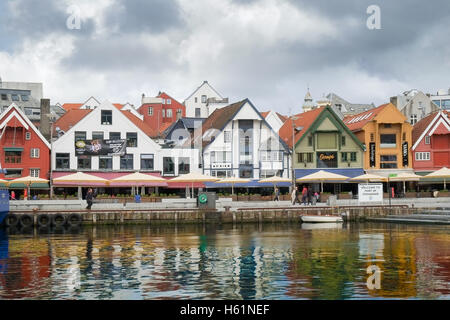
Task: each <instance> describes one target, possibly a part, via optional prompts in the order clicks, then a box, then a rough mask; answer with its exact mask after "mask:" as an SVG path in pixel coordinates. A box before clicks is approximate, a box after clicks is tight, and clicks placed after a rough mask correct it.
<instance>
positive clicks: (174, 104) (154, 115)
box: [138, 92, 186, 136]
mask: <svg viewBox="0 0 450 320" xmlns="http://www.w3.org/2000/svg"><path fill="white" fill-rule="evenodd" d="M141 102H142V105H141V106H140V107H139V109H138V112H139V114H140V115H142V117H143V120H144V122H145V123H146V124H148V125H149V126H150V127H151V128H153V129H154V130H155V131H156V132H157V134H158V136H161V135H162V133H163V132H164V131H165V130H166V129H167V128H168V127H169V126H171V125H172V124H173V123H174V122H176V121H177V120H178V119H181V118H183V117H185V116H186V107H185V106H184V105H182V104H181V103H179V102H178V101H177V100H175V99H174V98H172V97H171V96H169V95H168V94H167V93H164V92H162V93H159V94H158V96H156V97H154V98H152V97H145V96H143V97H142V101H141Z"/></svg>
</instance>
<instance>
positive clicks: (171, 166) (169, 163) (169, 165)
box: [163, 157, 175, 175]
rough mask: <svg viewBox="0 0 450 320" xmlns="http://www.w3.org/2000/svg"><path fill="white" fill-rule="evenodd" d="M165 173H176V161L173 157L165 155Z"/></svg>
mask: <svg viewBox="0 0 450 320" xmlns="http://www.w3.org/2000/svg"><path fill="white" fill-rule="evenodd" d="M163 173H164V175H166V174H175V162H174V161H173V158H170V157H163Z"/></svg>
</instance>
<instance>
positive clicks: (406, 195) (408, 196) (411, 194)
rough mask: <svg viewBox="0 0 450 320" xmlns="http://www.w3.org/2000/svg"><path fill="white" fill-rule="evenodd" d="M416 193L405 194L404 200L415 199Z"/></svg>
mask: <svg viewBox="0 0 450 320" xmlns="http://www.w3.org/2000/svg"><path fill="white" fill-rule="evenodd" d="M417 197H418V196H417V192H406V193H405V198H417Z"/></svg>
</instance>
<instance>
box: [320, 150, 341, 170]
mask: <svg viewBox="0 0 450 320" xmlns="http://www.w3.org/2000/svg"><path fill="white" fill-rule="evenodd" d="M337 167H338V161H337V152H317V168H337Z"/></svg>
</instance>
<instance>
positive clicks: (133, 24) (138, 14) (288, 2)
mask: <svg viewBox="0 0 450 320" xmlns="http://www.w3.org/2000/svg"><path fill="white" fill-rule="evenodd" d="M374 4H375V5H378V6H379V8H380V10H381V29H379V30H377V29H375V30H370V29H369V28H367V24H366V23H367V19H368V18H369V16H370V14H368V13H367V12H366V11H367V8H368V7H369V6H370V5H374ZM74 17H79V18H80V29H69V28H68V27H67V22H68V21H69V22H71V23H76V21H77V20H76V19H74ZM449 21H450V1H448V0H431V1H423V0H403V1H400V0H399V1H392V0H369V1H367V0H339V1H332V0H328V1H325V0H220V1H216V0H214V1H212V0H174V1H170V0H147V1H145V0H96V1H91V0H79V1H75V0H2V1H0V40H1V41H0V76H1V77H2V79H3V80H4V81H29V82H43V83H44V95H45V96H46V97H48V98H50V99H51V101H52V103H56V102H61V103H64V102H83V101H84V100H86V99H87V98H88V97H89V96H91V95H92V96H95V97H97V98H98V99H100V100H105V99H108V100H110V101H113V102H130V103H133V104H135V105H139V103H140V97H141V94H142V93H145V94H146V95H147V96H154V95H156V94H157V93H158V91H165V92H167V93H169V94H170V95H172V96H173V97H174V98H175V99H177V100H179V101H180V102H183V100H184V99H185V98H186V97H187V96H189V95H190V94H191V93H192V92H193V91H194V90H195V88H197V87H198V86H199V85H200V84H201V83H202V82H203V80H208V81H209V83H211V84H212V85H213V86H214V87H215V88H216V89H217V90H218V91H219V92H220V93H221V94H222V95H223V96H225V97H229V98H230V99H231V100H237V99H242V98H250V100H252V101H253V102H254V104H255V105H256V106H257V107H258V108H259V109H260V110H261V111H265V110H267V109H274V110H277V111H280V112H283V113H286V114H288V113H289V111H290V110H292V111H293V112H300V111H301V105H302V102H303V98H304V96H305V93H306V88H307V86H309V87H310V91H311V94H312V95H313V98H315V99H318V98H320V97H322V96H323V94H325V93H329V92H335V93H337V94H338V95H340V96H342V97H343V98H345V99H347V100H349V101H351V102H354V103H371V102H374V103H375V104H381V103H383V102H386V101H388V100H389V97H390V96H392V95H395V94H397V93H400V92H403V91H405V90H408V89H412V88H417V89H421V90H423V91H425V92H433V93H434V92H436V91H437V90H438V89H440V88H449V87H450V79H449V74H450V42H449V41H448V40H449V39H450V28H449V27H448V25H449Z"/></svg>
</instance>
